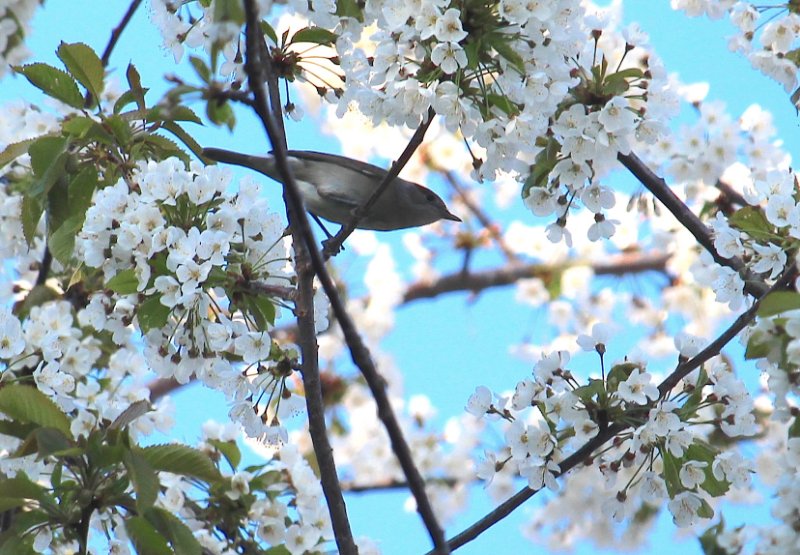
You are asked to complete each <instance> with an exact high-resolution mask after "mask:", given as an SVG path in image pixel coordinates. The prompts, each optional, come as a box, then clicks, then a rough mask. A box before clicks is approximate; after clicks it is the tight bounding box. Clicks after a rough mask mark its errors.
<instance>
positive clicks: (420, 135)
mask: <svg viewBox="0 0 800 555" xmlns="http://www.w3.org/2000/svg"><path fill="white" fill-rule="evenodd" d="M435 115H436V112H434V111H433V108H429V109H428V112H427V113H426V115H425V119H424V120H423V122H422V123H421V124H420V126H419V127H417V130H416V131H415V132H414V135H413V136H412V137H411V139H409V141H408V145H406V148H405V150H403V153H402V154H401V155H400V158H398V159H397V160H395V162H394V164H392V167H391V168H389V171H388V173H387V174H386V175H385V176H384V178H383V181H381V183H380V185H378V188H377V189H375V192H373V193H372V196H371V197H369V200H367V202H366V203H365V204H363V205H362V206H359V207H358V208H357V209H356V210H355V212H354V213H353V219H352V220H350V222H348V223H347V225H343V226H342V228H341V229H340V230H339V232H338V233H337V234H336V235H335V236H334V237H333V238H332V239H328V240H326V241H324V242H323V245H324V249H323V254H324V255H325V258H326V259H327V258H330V257H331V256H334V255H336V254H337V253H338V252H339V251H340V250H341V249H342V243H344V242H345V240H346V239H347V238H348V237H350V234H351V233H353V231H354V230H355V228H356V226H357V225H358V222H359V221H361V218H363V217H364V216H366V215H367V213H369V209H370V208H372V206H373V205H374V204H375V203H376V202H378V198H379V197H380V196H381V195H382V194H383V192H384V191H386V189H388V188H389V185H390V184H391V182H392V181H393V180H394V178H396V177H397V176H398V175H400V172H401V171H402V169H403V168H404V167H405V165H406V164H407V163H408V161H409V160H411V157H412V156H413V155H414V152H415V151H416V150H417V148H419V145H421V144H422V139H424V138H425V132H426V131H428V127H430V125H431V122H432V121H433V117H434V116H435Z"/></svg>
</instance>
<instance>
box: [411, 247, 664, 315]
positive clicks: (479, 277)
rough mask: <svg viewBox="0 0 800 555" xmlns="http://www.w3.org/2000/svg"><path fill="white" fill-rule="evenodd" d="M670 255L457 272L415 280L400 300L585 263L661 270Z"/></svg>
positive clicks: (618, 269)
mask: <svg viewBox="0 0 800 555" xmlns="http://www.w3.org/2000/svg"><path fill="white" fill-rule="evenodd" d="M667 260H669V256H668V255H666V254H653V253H649V254H648V253H644V254H642V253H624V254H621V255H617V256H613V257H610V259H609V260H608V261H607V262H599V263H594V264H589V263H584V262H581V261H579V260H578V261H574V262H567V263H564V264H562V265H558V266H554V265H550V264H525V265H522V266H519V265H510V266H504V267H501V268H496V269H493V270H485V271H482V272H468V273H464V272H456V273H453V274H449V275H446V276H442V277H440V278H438V279H436V280H435V281H433V282H417V283H414V284H411V285H410V286H409V287H408V289H406V292H405V293H404V294H403V303H410V302H412V301H416V300H419V299H428V298H431V297H436V296H438V295H441V294H442V293H451V292H453V291H470V292H472V293H479V292H481V291H483V290H484V289H489V288H492V287H501V286H504V285H511V284H513V283H515V282H517V281H519V280H521V279H526V278H534V277H538V278H542V279H546V278H548V277H551V276H553V274H557V273H558V272H561V271H564V270H565V269H567V268H570V267H574V266H580V265H586V266H589V267H590V268H592V269H593V270H594V273H595V274H597V275H622V274H628V273H638V272H646V271H650V270H652V271H656V272H664V271H665V267H666V263H667Z"/></svg>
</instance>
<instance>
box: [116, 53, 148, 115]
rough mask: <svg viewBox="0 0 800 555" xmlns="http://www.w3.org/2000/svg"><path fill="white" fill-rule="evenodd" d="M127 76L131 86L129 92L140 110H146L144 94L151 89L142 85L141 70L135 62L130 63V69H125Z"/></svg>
mask: <svg viewBox="0 0 800 555" xmlns="http://www.w3.org/2000/svg"><path fill="white" fill-rule="evenodd" d="M125 78H126V79H127V80H128V86H129V87H130V88H131V89H130V91H128V92H129V93H130V95H131V96H132V97H133V99H134V100H135V102H136V106H138V108H139V109H140V110H144V109H145V108H146V107H147V104H145V101H144V96H145V95H146V94H147V91H148V90H149V89H146V88H144V87H142V78H141V77H140V76H139V72H138V71H137V70H136V67H134V65H133V64H128V69H127V70H126V71H125ZM115 112H116V106H115Z"/></svg>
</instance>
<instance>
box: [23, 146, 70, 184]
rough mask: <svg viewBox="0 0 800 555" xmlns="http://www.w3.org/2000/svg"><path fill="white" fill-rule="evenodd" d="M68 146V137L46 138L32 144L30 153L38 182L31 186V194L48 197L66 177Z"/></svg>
mask: <svg viewBox="0 0 800 555" xmlns="http://www.w3.org/2000/svg"><path fill="white" fill-rule="evenodd" d="M68 146H69V140H68V139H67V138H66V137H47V136H45V137H40V138H39V139H37V140H36V141H35V142H34V143H32V144H31V146H30V148H29V149H28V152H29V153H30V155H31V168H32V169H33V174H34V176H36V180H35V181H34V182H33V184H32V185H31V188H30V191H29V194H31V195H33V196H43V195H46V194H47V193H48V191H50V189H51V188H52V187H53V185H54V184H55V182H56V181H58V179H59V178H62V177H64V175H65V173H66V172H65V169H64V168H65V165H66V161H67V147H68Z"/></svg>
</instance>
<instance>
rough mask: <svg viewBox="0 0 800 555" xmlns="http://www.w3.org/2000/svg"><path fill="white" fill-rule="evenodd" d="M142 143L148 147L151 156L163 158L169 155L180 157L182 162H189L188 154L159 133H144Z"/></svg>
mask: <svg viewBox="0 0 800 555" xmlns="http://www.w3.org/2000/svg"><path fill="white" fill-rule="evenodd" d="M143 143H144V144H145V145H147V146H148V147H151V148H150V151H152V153H153V157H154V158H156V159H158V160H165V159H167V158H169V157H170V156H175V157H177V158H180V159H181V160H182V161H183V162H184V163H186V164H188V163H189V162H190V160H189V156H188V155H187V154H186V153H185V152H184V151H183V150H181V148H180V147H179V146H178V145H177V144H176V143H175V142H174V141H171V140H169V139H167V138H166V137H162V136H161V135H145V136H144V139H143Z"/></svg>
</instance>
